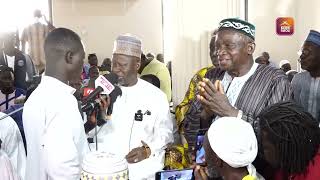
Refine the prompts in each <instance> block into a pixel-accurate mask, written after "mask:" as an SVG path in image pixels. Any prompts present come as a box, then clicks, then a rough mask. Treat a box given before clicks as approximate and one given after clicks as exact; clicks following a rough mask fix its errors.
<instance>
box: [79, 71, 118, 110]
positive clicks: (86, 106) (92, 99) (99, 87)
mask: <svg viewBox="0 0 320 180" xmlns="http://www.w3.org/2000/svg"><path fill="white" fill-rule="evenodd" d="M117 84H118V76H117V75H116V74H114V73H109V74H106V75H104V76H102V75H100V76H99V77H98V78H97V79H96V81H95V86H96V89H94V90H93V89H91V88H88V89H87V90H86V89H85V91H84V94H88V96H87V97H86V98H85V99H84V101H83V102H82V105H81V109H82V111H84V112H88V111H91V110H93V109H94V108H95V107H96V105H98V104H99V103H100V102H101V100H100V99H99V98H97V95H98V94H105V95H109V97H110V105H109V107H108V111H107V115H111V114H112V109H113V103H114V102H115V101H116V99H117V97H118V96H119V95H120V96H121V95H122V91H121V89H120V88H119V87H118V86H117ZM90 92H91V93H90Z"/></svg>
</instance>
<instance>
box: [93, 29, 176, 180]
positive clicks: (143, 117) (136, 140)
mask: <svg viewBox="0 0 320 180" xmlns="http://www.w3.org/2000/svg"><path fill="white" fill-rule="evenodd" d="M141 53H142V50H141V41H140V40H139V39H138V38H136V37H134V36H132V35H120V36H119V37H117V39H116V40H115V43H114V49H113V56H112V72H113V73H115V74H117V75H118V76H119V85H120V88H121V90H122V96H121V97H118V98H117V100H116V102H115V103H114V106H113V112H112V116H111V120H109V121H108V122H107V123H106V124H105V125H104V126H103V127H102V128H101V130H100V132H99V134H98V143H100V144H99V145H98V147H99V150H103V151H108V152H110V153H113V154H115V155H117V156H119V157H120V158H126V160H127V161H128V163H129V164H128V169H129V179H130V180H140V179H154V175H155V173H156V172H157V171H160V170H161V169H162V168H163V167H164V155H165V148H166V146H167V144H169V143H171V142H173V135H172V129H173V127H172V120H171V119H170V114H169V104H168V101H167V98H166V95H165V94H164V93H163V92H162V91H161V90H160V89H158V88H157V87H155V86H153V85H152V84H150V83H148V82H146V81H144V80H142V79H140V78H138V69H139V68H140V64H141V59H140V57H141Z"/></svg>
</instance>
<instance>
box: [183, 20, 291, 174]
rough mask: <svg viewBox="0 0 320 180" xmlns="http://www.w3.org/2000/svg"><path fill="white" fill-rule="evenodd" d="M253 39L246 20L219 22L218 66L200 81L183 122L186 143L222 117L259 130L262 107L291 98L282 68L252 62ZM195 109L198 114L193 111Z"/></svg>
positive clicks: (250, 28)
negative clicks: (196, 93) (234, 118)
mask: <svg viewBox="0 0 320 180" xmlns="http://www.w3.org/2000/svg"><path fill="white" fill-rule="evenodd" d="M254 39H255V27H254V25H252V24H250V23H249V22H246V21H243V20H240V19H233V18H231V19H224V20H222V21H221V22H220V26H219V29H218V33H217V37H216V41H215V45H216V53H217V57H218V61H219V67H218V68H215V69H214V70H213V71H212V72H211V73H212V77H213V78H211V79H203V81H202V82H200V83H199V86H198V88H199V90H200V95H198V96H197V99H196V102H195V103H193V107H191V108H190V109H189V114H196V115H194V116H188V117H187V119H185V122H184V127H185V135H186V139H187V140H188V142H191V143H192V141H193V140H194V139H193V138H194V137H195V135H196V133H197V130H198V129H200V124H201V128H205V127H208V126H209V124H210V123H211V121H213V120H215V119H217V118H218V117H224V116H230V117H238V118H241V119H242V120H244V121H247V122H249V123H250V124H251V125H252V126H253V128H254V130H255V131H258V130H259V120H257V119H256V116H257V115H258V114H259V113H260V112H261V111H262V110H263V109H264V108H265V107H267V106H269V105H271V104H274V103H277V102H280V101H285V100H290V99H291V98H292V91H291V86H290V82H289V81H288V78H287V76H286V75H285V74H284V72H283V71H282V70H280V69H276V68H274V67H271V66H266V65H258V64H256V63H254V60H253V56H252V55H253V53H254V50H255V46H256V45H255V42H254ZM199 106H200V107H201V108H199ZM195 110H196V111H198V113H192V111H195ZM190 112H191V113H190ZM189 145H190V143H189ZM191 145H192V144H191ZM257 168H258V167H257Z"/></svg>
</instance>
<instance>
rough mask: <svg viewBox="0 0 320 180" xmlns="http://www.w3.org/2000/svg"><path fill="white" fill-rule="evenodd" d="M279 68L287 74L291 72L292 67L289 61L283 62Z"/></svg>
mask: <svg viewBox="0 0 320 180" xmlns="http://www.w3.org/2000/svg"><path fill="white" fill-rule="evenodd" d="M279 68H280V69H282V70H283V71H284V72H285V73H286V72H288V71H290V70H291V65H290V62H289V61H288V60H281V61H280V63H279Z"/></svg>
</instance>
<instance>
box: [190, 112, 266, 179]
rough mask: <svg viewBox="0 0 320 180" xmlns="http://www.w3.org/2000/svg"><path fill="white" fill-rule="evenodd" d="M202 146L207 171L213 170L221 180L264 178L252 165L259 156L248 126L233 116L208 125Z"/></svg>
mask: <svg viewBox="0 0 320 180" xmlns="http://www.w3.org/2000/svg"><path fill="white" fill-rule="evenodd" d="M203 146H204V149H205V157H206V162H207V164H208V168H212V167H215V168H216V169H217V170H218V171H219V173H220V174H221V176H222V177H223V179H224V180H235V179H239V180H257V179H263V178H262V177H261V176H260V175H258V174H257V172H256V169H255V167H254V166H253V165H252V164H251V163H252V162H253V161H254V159H255V158H256V156H257V153H258V142H257V138H256V135H255V133H254V131H253V128H252V126H251V124H249V123H247V122H245V121H243V120H241V119H238V118H235V117H223V118H220V119H218V120H216V121H215V122H213V123H212V125H211V126H210V128H209V130H208V132H207V134H206V136H205V139H204V145H203ZM199 170H200V169H199V167H198V168H197V169H196V175H199V172H198V171H199Z"/></svg>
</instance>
